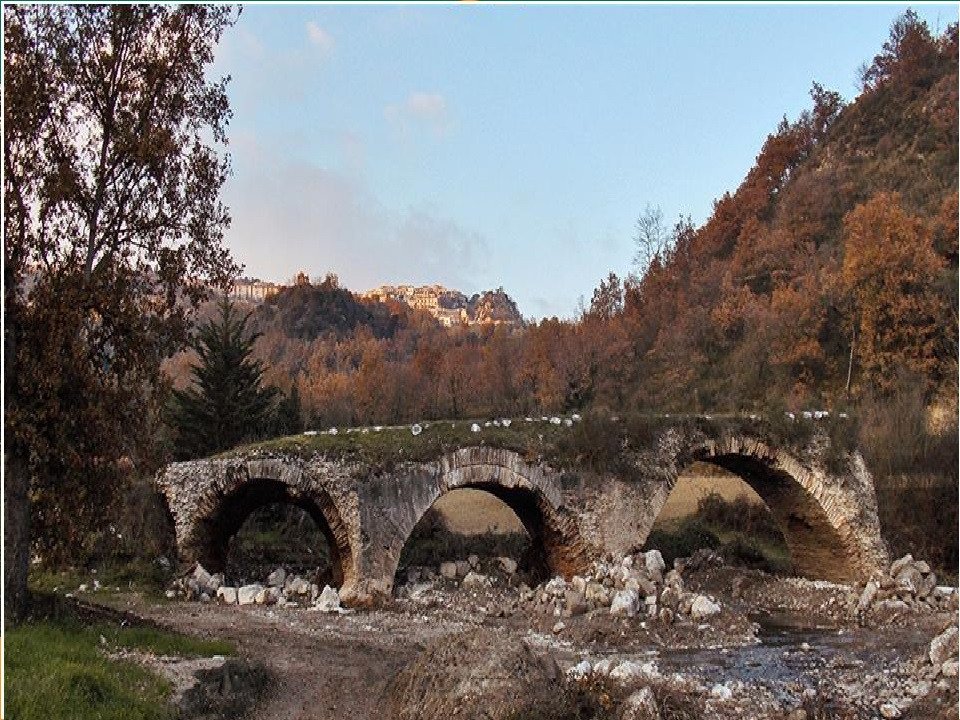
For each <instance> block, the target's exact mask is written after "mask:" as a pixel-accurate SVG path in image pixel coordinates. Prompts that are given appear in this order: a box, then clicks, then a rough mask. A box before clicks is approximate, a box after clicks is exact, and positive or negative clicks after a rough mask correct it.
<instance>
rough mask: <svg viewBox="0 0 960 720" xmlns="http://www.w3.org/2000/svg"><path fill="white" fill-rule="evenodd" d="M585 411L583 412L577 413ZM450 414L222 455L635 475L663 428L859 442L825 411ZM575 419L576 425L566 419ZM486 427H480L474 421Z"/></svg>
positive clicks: (840, 454)
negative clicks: (452, 461) (456, 458)
mask: <svg viewBox="0 0 960 720" xmlns="http://www.w3.org/2000/svg"><path fill="white" fill-rule="evenodd" d="M575 417H577V418H579V416H575ZM495 422H496V423H497V424H496V425H495V424H493V421H471V420H466V421H464V420H448V421H439V422H431V423H423V424H422V425H421V426H420V427H421V432H419V433H418V434H414V432H413V430H412V427H413V426H408V425H404V426H396V427H383V428H380V429H379V430H377V429H376V428H337V429H335V430H336V432H333V430H334V429H331V430H326V431H322V432H316V433H315V434H309V435H308V434H300V435H290V436H287V437H280V438H274V439H272V440H266V441H263V442H259V443H254V444H250V445H242V446H239V447H237V448H234V449H232V450H230V451H228V452H226V453H222V454H220V455H218V456H216V457H262V456H273V455H294V456H300V457H314V456H323V457H326V458H328V459H331V460H346V461H353V462H358V463H362V464H364V465H368V466H370V467H373V468H384V467H390V466H392V465H394V464H396V463H400V462H430V461H433V460H436V459H438V458H439V457H441V456H443V455H445V454H447V453H449V452H452V451H454V450H457V449H459V448H463V447H470V446H475V445H483V446H488V447H495V448H503V449H506V450H512V451H514V452H517V453H519V454H520V455H522V456H523V457H524V458H526V459H527V460H529V461H542V462H547V463H549V464H550V465H552V466H554V467H556V468H557V469H560V470H590V471H594V472H611V473H616V474H619V475H621V477H624V478H627V479H629V478H630V477H631V475H632V474H633V473H636V465H635V464H634V463H633V462H631V460H632V459H633V458H634V457H635V456H637V455H640V454H644V453H649V452H655V451H656V448H657V442H658V440H659V438H660V437H661V436H662V434H663V433H664V432H666V431H667V430H670V429H673V430H675V431H678V432H681V433H703V434H704V435H706V436H707V437H713V438H716V437H721V436H723V435H725V434H736V435H748V436H752V437H756V438H757V439H759V440H761V441H763V442H766V443H767V444H769V445H771V446H774V447H785V448H791V449H793V450H794V451H796V452H800V453H802V452H803V451H804V450H805V449H807V448H809V447H810V445H811V443H812V442H813V441H814V439H815V438H816V437H818V435H819V437H820V438H821V439H822V440H823V441H824V442H825V447H826V448H827V450H826V451H825V452H823V453H822V456H821V457H822V458H823V460H824V461H825V462H826V463H827V465H828V469H830V470H841V469H842V464H843V463H845V462H846V460H847V458H848V457H849V453H850V452H851V451H852V450H853V449H854V441H855V437H856V424H855V421H854V420H853V419H852V418H849V417H846V418H841V417H839V416H837V417H826V418H822V419H818V420H817V419H813V418H805V417H803V416H802V415H801V416H800V417H796V416H794V417H790V416H788V415H782V416H779V415H778V416H776V417H774V418H772V419H766V418H761V417H759V416H756V415H750V416H739V415H722V416H711V415H651V414H642V413H635V414H631V415H627V416H624V417H617V416H614V417H611V416H606V415H601V414H598V413H591V414H588V415H587V416H585V417H583V418H581V419H577V420H573V419H571V418H561V419H560V423H559V424H557V423H554V422H551V421H550V420H549V419H548V420H543V419H542V418H536V419H533V418H531V420H530V421H527V419H526V418H514V419H510V420H508V422H509V425H505V424H504V422H503V421H502V420H497V421H495ZM568 422H569V423H570V424H569V425H568V424H567V423H568ZM473 425H477V426H478V427H479V431H477V432H474V431H473V430H472V426H473Z"/></svg>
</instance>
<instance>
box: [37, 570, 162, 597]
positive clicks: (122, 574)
mask: <svg viewBox="0 0 960 720" xmlns="http://www.w3.org/2000/svg"><path fill="white" fill-rule="evenodd" d="M172 579H173V573H172V571H171V570H170V569H164V568H162V567H160V566H159V565H157V564H156V563H150V562H128V563H121V564H116V563H104V564H102V565H100V566H99V567H98V568H97V572H96V573H94V572H91V571H89V570H82V569H80V568H70V569H67V570H62V569H60V570H58V569H53V568H48V567H44V566H35V567H31V568H30V578H29V583H30V589H31V590H32V591H33V592H36V593H40V594H44V595H50V594H57V595H61V596H62V595H65V594H66V593H74V594H77V595H78V596H79V597H88V596H89V597H95V598H98V599H109V598H111V597H114V596H116V595H118V594H122V593H126V592H130V591H135V592H140V593H143V594H145V595H148V596H150V597H151V598H153V599H163V597H164V595H163V591H164V590H165V589H166V588H167V586H168V585H169V583H170V581H171V580H172ZM94 580H97V581H98V582H99V583H100V589H99V590H94V589H93V581H94ZM82 584H86V585H87V592H86V593H83V594H79V593H77V588H79V587H80V585H82ZM117 588H119V590H118V589H117Z"/></svg>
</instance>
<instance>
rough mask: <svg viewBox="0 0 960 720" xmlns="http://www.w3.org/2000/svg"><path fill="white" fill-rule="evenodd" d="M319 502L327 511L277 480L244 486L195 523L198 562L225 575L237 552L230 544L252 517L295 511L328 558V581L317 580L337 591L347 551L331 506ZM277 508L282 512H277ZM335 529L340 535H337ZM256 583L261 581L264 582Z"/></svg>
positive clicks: (346, 571) (346, 568)
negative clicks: (302, 516) (316, 535)
mask: <svg viewBox="0 0 960 720" xmlns="http://www.w3.org/2000/svg"><path fill="white" fill-rule="evenodd" d="M320 502H322V503H324V505H325V506H326V507H321V505H320V504H318V502H317V500H316V499H315V498H313V497H310V496H305V495H300V494H298V493H295V492H291V489H290V487H289V486H288V485H286V484H284V483H281V482H278V481H276V480H251V481H249V482H247V483H244V484H243V485H241V486H240V487H239V488H237V489H236V490H234V491H233V492H232V493H230V494H229V495H227V496H226V497H224V498H223V500H222V501H221V503H220V505H219V506H218V507H217V509H216V510H215V511H214V512H213V513H212V514H211V515H210V516H209V517H207V518H204V519H202V520H201V521H200V522H199V523H198V526H197V529H196V534H195V536H194V545H195V547H196V555H197V559H198V560H199V562H200V564H201V565H203V566H204V567H205V568H206V569H207V570H209V571H210V572H227V571H228V570H229V569H230V568H229V567H228V565H229V560H230V559H231V558H230V554H231V549H234V550H235V551H236V550H238V548H236V543H233V548H231V540H233V539H234V538H235V537H236V536H237V533H238V532H239V531H240V529H241V528H242V527H243V526H244V524H245V523H247V522H248V520H250V519H251V517H254V518H255V519H256V517H255V516H257V515H260V514H268V516H269V513H270V512H271V510H274V512H276V515H275V517H278V518H283V517H284V516H285V514H287V513H289V512H290V511H287V510H283V509H282V508H284V507H286V508H296V509H298V510H299V511H300V512H301V513H304V514H306V516H307V517H309V519H310V521H311V522H312V523H313V524H314V526H315V527H316V529H317V530H318V531H319V534H320V535H321V536H322V538H323V540H324V544H325V545H326V548H327V551H328V554H329V568H328V578H327V579H325V580H324V578H320V579H321V580H324V581H325V582H327V583H329V584H331V585H333V586H335V587H339V586H341V585H342V584H343V583H344V580H345V579H346V578H345V576H346V575H347V574H349V572H350V567H349V565H348V563H349V558H350V553H349V548H347V547H346V541H345V538H344V537H343V532H342V530H341V526H340V523H339V521H338V518H337V517H336V512H335V510H334V509H333V506H332V503H331V502H330V501H329V499H327V498H322V499H320ZM278 507H279V508H281V509H279V511H277V508H278ZM325 510H326V512H324V511H325ZM261 517H262V515H261ZM335 529H337V530H341V532H339V533H337V532H335ZM338 536H339V537H338ZM318 549H319V548H318ZM256 579H258V580H260V581H262V580H263V579H264V578H256Z"/></svg>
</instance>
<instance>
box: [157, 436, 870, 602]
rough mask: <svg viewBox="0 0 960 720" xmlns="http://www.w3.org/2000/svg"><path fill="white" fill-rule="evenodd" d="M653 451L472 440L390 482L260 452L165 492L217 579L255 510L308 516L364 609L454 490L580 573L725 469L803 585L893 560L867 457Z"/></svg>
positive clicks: (701, 440)
mask: <svg viewBox="0 0 960 720" xmlns="http://www.w3.org/2000/svg"><path fill="white" fill-rule="evenodd" d="M393 432H402V431H399V430H396V431H393ZM406 432H407V434H409V430H407V431H406ZM651 448H652V449H651V450H650V451H649V452H643V453H635V454H633V456H631V457H630V458H628V459H627V458H625V459H626V460H627V461H628V462H629V466H628V467H629V469H630V472H629V473H620V474H619V475H618V474H613V473H598V472H593V471H589V470H577V469H570V468H565V469H563V470H561V469H559V468H556V467H552V466H551V465H550V464H549V463H548V462H546V461H543V460H540V459H536V458H531V457H526V456H525V455H524V454H521V453H520V452H517V451H515V450H510V449H505V448H500V447H491V446H489V445H482V444H474V443H471V444H464V446H462V447H457V448H456V449H452V450H449V451H448V452H445V453H442V454H438V456H437V457H436V459H434V460H432V461H429V462H397V463H393V464H392V465H391V467H390V469H389V471H387V470H384V469H382V468H377V467H372V466H370V465H366V464H364V463H361V462H357V461H351V460H350V459H330V454H329V453H328V454H322V453H314V454H312V455H310V456H304V455H302V454H298V453H293V452H286V453H285V452H280V451H277V450H274V451H268V452H264V451H263V450H261V451H254V452H248V453H247V454H245V455H244V454H240V455H238V456H236V457H230V458H224V459H209V460H196V461H190V462H181V463H174V464H172V465H169V466H168V467H167V468H165V469H164V470H163V471H162V472H161V473H160V475H159V477H158V484H159V486H160V489H161V491H162V492H163V494H164V496H165V497H166V499H167V502H168V505H169V509H170V512H171V515H172V517H173V521H174V526H175V531H176V540H177V546H178V552H179V555H180V560H181V561H184V562H192V561H199V562H201V563H202V564H203V565H204V567H206V568H207V569H208V570H210V571H212V572H214V571H220V570H223V569H224V565H225V560H226V551H227V544H228V541H229V539H230V537H231V536H232V535H233V534H234V533H236V532H237V530H238V529H239V528H240V526H241V525H242V523H243V522H244V520H245V519H246V518H247V517H248V516H249V515H250V513H252V512H253V511H254V510H256V509H257V508H259V507H262V506H264V505H267V504H270V503H277V502H286V503H291V504H294V505H297V506H299V507H301V508H303V509H305V510H306V511H307V512H308V513H309V514H310V515H311V516H312V517H313V519H314V520H315V521H316V522H317V525H318V526H319V527H320V528H321V529H322V531H323V532H324V534H325V535H326V537H327V540H328V542H329V545H330V549H331V554H332V561H333V565H334V576H335V577H334V579H335V581H336V582H337V584H339V585H340V586H341V597H342V598H343V599H344V601H345V602H346V603H348V604H355V605H365V604H373V603H376V602H378V601H379V600H382V599H384V598H386V597H389V596H390V594H391V593H392V589H393V582H394V575H395V573H396V570H397V564H398V562H399V559H400V553H401V550H402V549H403V546H404V544H405V542H406V541H407V539H408V538H409V537H410V534H411V533H412V531H413V529H414V526H415V525H416V524H417V522H418V521H419V520H420V518H421V517H422V516H423V514H424V513H425V512H426V511H427V509H429V508H430V507H431V506H432V505H433V503H434V502H435V501H436V500H437V499H438V498H439V497H440V496H442V495H443V494H445V493H447V492H449V491H450V490H453V489H456V488H477V489H480V490H486V491H489V492H490V493H492V494H493V495H495V496H497V497H498V498H500V499H501V500H503V501H504V502H505V503H506V504H507V505H508V506H509V507H510V508H511V509H512V510H513V511H514V512H515V513H516V514H517V516H518V517H519V518H520V520H521V522H522V523H523V524H524V526H525V527H526V529H527V531H528V532H529V534H530V536H531V538H532V540H533V544H534V546H535V548H537V549H538V550H539V552H540V559H541V560H542V562H543V563H545V565H546V566H547V568H548V569H549V571H550V572H552V573H555V574H562V575H566V576H569V575H570V574H573V573H575V572H577V571H579V570H581V569H582V568H584V567H585V566H586V565H587V564H589V562H590V561H591V560H592V559H594V558H595V557H597V556H598V555H600V554H603V553H604V552H608V551H609V552H613V553H615V554H619V553H625V552H629V551H631V550H633V549H635V548H638V547H640V546H641V545H642V544H643V543H644V541H645V540H646V537H647V535H648V534H649V532H650V530H651V528H652V527H653V524H654V521H655V520H656V518H657V516H658V514H659V513H660V510H661V508H662V507H663V505H664V503H665V502H666V499H667V496H668V495H669V493H670V491H671V489H672V488H673V486H674V484H675V482H676V480H677V477H678V476H679V475H680V473H681V472H682V471H683V469H684V468H685V467H687V466H688V465H689V464H690V463H692V462H695V461H701V462H708V463H713V464H715V465H718V466H721V467H723V468H724V469H726V470H729V471H731V472H733V473H735V474H737V475H739V476H740V477H741V478H742V479H743V480H744V481H746V482H747V483H748V484H749V485H750V486H751V487H752V488H753V489H754V490H756V492H757V493H758V494H759V495H760V497H761V498H763V500H764V501H765V502H766V504H767V506H768V507H769V508H770V510H771V511H772V512H773V514H774V516H775V517H776V518H777V520H778V522H779V524H780V527H781V530H782V532H783V535H784V538H785V540H786V543H787V546H788V548H789V550H790V554H791V560H792V562H793V566H794V568H795V571H796V572H797V573H798V574H800V575H804V576H807V577H812V578H819V579H826V580H834V581H854V580H859V579H864V578H866V577H868V576H869V575H871V574H872V573H875V572H877V571H880V570H882V569H883V568H884V567H885V566H886V564H887V562H888V557H887V551H886V548H885V545H884V543H883V540H882V538H881V535H880V523H879V520H878V517H877V504H876V495H875V492H874V487H873V481H872V478H871V477H870V474H869V472H868V471H867V469H866V467H865V465H864V463H863V460H862V458H861V457H860V456H859V454H856V453H854V454H852V455H848V456H845V457H844V458H843V462H842V463H841V464H842V465H843V466H844V468H845V469H844V470H843V471H842V472H836V471H830V470H828V469H827V466H828V465H831V466H836V463H826V462H824V460H823V457H824V453H823V442H822V439H821V441H820V442H819V443H818V442H812V443H809V444H808V445H807V446H806V447H804V448H800V449H788V448H780V447H774V446H772V445H771V444H769V443H768V442H764V441H762V440H761V439H759V438H758V437H754V436H752V435H749V434H742V433H729V432H721V433H716V434H714V435H713V436H710V435H708V434H706V433H704V432H700V431H696V432H690V431H688V430H682V429H680V430H674V429H667V430H666V431H663V432H661V433H660V434H659V435H658V436H657V437H656V438H655V439H654V440H653V441H652V443H651ZM627 476H628V477H627Z"/></svg>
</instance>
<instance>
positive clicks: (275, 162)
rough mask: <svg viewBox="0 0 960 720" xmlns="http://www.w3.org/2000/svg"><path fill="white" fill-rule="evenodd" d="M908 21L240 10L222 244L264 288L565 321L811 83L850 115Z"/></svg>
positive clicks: (707, 191) (435, 8) (218, 65)
mask: <svg viewBox="0 0 960 720" xmlns="http://www.w3.org/2000/svg"><path fill="white" fill-rule="evenodd" d="M906 7H907V6H906V5H899V4H885V5H865V4H854V5H830V6H824V5H798V4H793V3H791V4H788V5H774V6H758V5H730V6H715V5H709V6H703V5H699V6H696V5H695V6H677V5H639V6H638V5H630V6H627V5H601V4H592V3H591V4H586V5H532V6H531V5H527V6H517V5H514V6H510V5H485V4H483V3H467V4H451V5H444V4H426V5H303V4H297V5H290V6H278V5H276V4H274V3H270V4H267V5H247V6H245V7H244V9H243V12H242V14H241V16H240V19H239V20H238V22H237V23H236V25H235V26H234V27H232V28H231V29H229V30H228V31H227V33H226V34H225V35H224V38H223V39H222V41H221V44H220V46H219V48H218V50H217V56H216V61H215V63H214V66H213V68H212V69H211V72H212V75H214V76H221V75H230V76H231V80H230V83H229V86H228V88H229V96H230V100H231V107H232V109H233V119H232V121H231V123H230V128H229V133H228V135H229V146H228V151H229V152H230V154H231V158H232V165H233V174H232V176H231V177H230V179H229V180H228V182H227V184H226V186H225V188H224V200H225V202H226V203H227V205H228V206H229V207H230V210H231V215H232V217H233V223H232V226H231V228H230V230H229V231H228V233H227V242H228V244H229V246H230V248H231V250H232V251H233V253H234V256H235V258H236V259H237V260H238V261H239V262H241V263H243V264H244V265H245V274H246V275H248V276H251V277H258V278H261V279H264V280H270V281H274V282H285V281H289V279H290V278H292V277H293V275H294V274H295V273H297V272H298V271H300V270H305V271H306V272H307V273H308V274H309V275H311V276H312V277H317V276H323V275H324V274H326V273H327V272H333V273H336V274H337V275H338V276H339V278H340V282H341V285H342V286H344V287H347V288H350V289H352V290H366V289H369V288H371V287H374V286H377V285H380V284H384V283H389V284H398V283H413V284H430V283H441V284H444V285H446V286H447V287H451V288H457V289H459V290H462V291H464V292H465V293H467V294H468V295H471V294H473V293H474V292H478V291H481V290H485V289H492V288H496V287H498V286H503V287H504V289H506V290H507V292H508V293H510V295H511V296H512V297H513V298H514V299H515V300H516V301H517V304H518V305H519V308H520V310H521V312H522V313H523V315H524V316H525V317H528V318H543V317H549V316H554V315H555V316H559V317H573V316H574V315H575V314H576V313H577V309H578V306H579V304H580V303H581V302H585V303H587V304H589V300H590V297H591V296H592V294H593V288H595V287H596V286H597V284H598V283H599V281H600V280H601V279H603V278H605V277H606V275H607V273H609V272H611V271H613V272H616V273H617V274H619V275H621V276H623V275H625V274H626V273H628V272H630V271H631V270H633V269H635V268H634V267H633V265H632V259H633V255H634V245H633V240H632V236H633V234H634V229H635V224H636V220H637V217H638V215H639V214H640V213H641V212H642V211H643V210H644V208H645V207H646V206H647V205H652V206H659V207H660V208H661V209H662V211H663V214H664V217H665V218H666V219H667V220H669V221H670V222H671V224H672V222H673V221H674V220H675V219H676V218H678V217H679V216H680V215H689V216H690V217H692V219H693V221H694V222H695V223H696V224H701V223H702V222H703V221H704V220H706V218H707V217H709V215H710V211H711V208H712V205H713V202H714V200H715V199H717V198H719V197H720V196H721V195H722V194H723V193H724V192H726V191H733V190H735V189H736V187H737V185H738V184H739V183H740V181H741V180H742V178H743V176H744V175H745V173H746V172H747V170H748V169H749V168H750V167H751V165H752V164H753V161H754V159H755V158H756V155H757V153H758V152H759V150H760V147H761V145H762V144H763V141H764V139H765V138H766V136H767V135H768V134H769V133H771V132H773V131H774V130H775V129H776V126H777V124H778V122H779V121H780V120H781V119H782V118H783V117H784V116H786V117H787V118H790V119H795V118H796V117H797V116H798V115H799V113H800V112H802V111H803V110H804V109H806V108H808V107H809V106H810V98H809V90H810V87H811V84H812V82H813V81H817V82H819V83H820V84H821V85H823V86H825V87H826V88H828V89H831V90H836V91H838V92H839V93H840V94H841V95H842V96H843V97H844V98H845V99H846V100H848V101H850V100H853V99H854V98H855V97H856V95H857V93H858V85H857V77H858V73H857V70H858V68H859V67H860V65H861V64H862V63H864V62H869V61H870V60H872V58H873V56H874V55H876V54H877V52H879V50H880V48H881V46H882V44H883V42H884V41H885V40H886V38H887V37H888V34H889V28H890V24H891V23H892V22H893V20H894V19H895V18H896V16H897V15H898V14H900V13H902V12H903V10H904V9H905V8H906ZM913 7H914V8H915V9H916V10H917V12H918V14H919V15H920V16H921V17H922V18H924V19H926V21H927V22H928V24H929V25H930V28H931V30H932V31H937V29H938V28H939V29H940V30H941V31H942V30H943V29H944V28H945V27H946V26H947V25H948V24H949V23H951V22H956V21H957V13H958V6H957V5H956V4H953V5H949V4H947V5H933V4H927V5H914V6H913Z"/></svg>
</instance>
